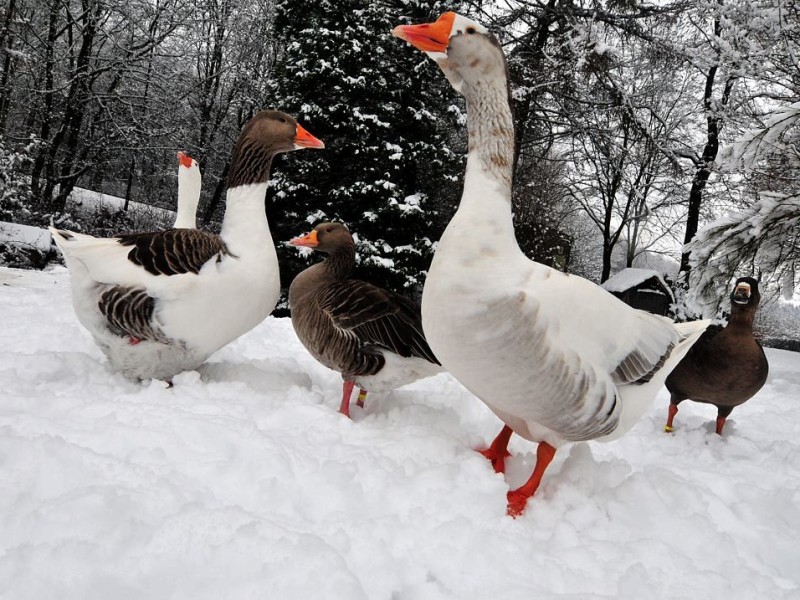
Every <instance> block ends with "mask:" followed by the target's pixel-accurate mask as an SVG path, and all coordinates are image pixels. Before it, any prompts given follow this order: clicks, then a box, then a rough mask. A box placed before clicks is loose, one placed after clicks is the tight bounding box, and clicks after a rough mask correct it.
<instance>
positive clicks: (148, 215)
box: [66, 188, 177, 228]
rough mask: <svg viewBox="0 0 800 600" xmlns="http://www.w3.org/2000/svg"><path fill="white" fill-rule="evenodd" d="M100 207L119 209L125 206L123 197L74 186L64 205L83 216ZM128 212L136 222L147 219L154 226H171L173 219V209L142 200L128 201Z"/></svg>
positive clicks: (91, 213)
mask: <svg viewBox="0 0 800 600" xmlns="http://www.w3.org/2000/svg"><path fill="white" fill-rule="evenodd" d="M176 206H177V200H176ZM101 207H103V208H106V209H110V210H114V211H121V210H123V208H124V207H125V198H119V197H117V196H111V195H109V194H103V193H101V192H95V191H93V190H87V189H84V188H74V189H73V190H72V193H71V194H70V195H69V198H68V199H67V205H66V208H67V210H73V211H75V212H76V214H77V215H80V216H83V217H92V216H94V214H95V213H97V211H99V210H100V208H101ZM128 214H130V215H131V216H132V217H133V218H134V220H135V221H136V222H138V221H139V220H142V219H144V220H149V221H151V222H153V224H154V226H155V227H156V228H158V227H171V226H172V223H173V222H174V221H175V211H173V210H167V209H166V208H160V207H158V206H152V205H150V204H144V203H142V202H134V201H130V202H129V203H128Z"/></svg>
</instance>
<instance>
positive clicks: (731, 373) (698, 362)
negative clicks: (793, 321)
mask: <svg viewBox="0 0 800 600" xmlns="http://www.w3.org/2000/svg"><path fill="white" fill-rule="evenodd" d="M760 300H761V294H760V293H759V291H758V282H757V281H756V280H755V279H753V278H752V277H740V278H739V279H737V280H736V286H735V287H734V289H733V293H731V318H730V320H729V321H728V325H727V326H725V327H722V326H720V325H711V326H710V327H709V328H708V329H706V331H705V333H703V335H702V336H701V337H700V339H699V340H698V342H697V343H696V344H695V345H694V346H693V347H692V349H691V350H689V353H688V354H687V355H686V356H685V357H684V359H683V360H682V361H681V362H680V363H678V366H677V367H675V369H674V370H673V371H672V373H670V374H669V376H668V377H667V380H666V386H667V389H668V390H669V392H670V405H669V416H668V418H667V424H666V425H665V426H664V430H665V431H672V429H673V427H672V421H673V419H674V418H675V415H676V414H677V412H678V404H680V403H681V402H683V401H684V400H694V401H695V402H706V403H708V404H713V405H714V406H716V407H717V433H718V434H719V435H722V428H723V427H724V426H725V419H727V418H728V415H730V414H731V411H732V410H733V409H734V408H735V407H736V406H739V405H740V404H743V403H744V402H746V401H747V400H749V399H750V398H752V397H753V396H754V395H755V394H756V392H758V390H760V389H761V388H762V386H763V385H764V382H765V381H766V380H767V373H768V372H769V363H767V357H766V355H765V354H764V349H763V348H762V347H761V344H759V343H758V342H757V341H756V340H755V338H754V337H753V320H754V319H755V316H756V309H757V308H758V303H759V301H760Z"/></svg>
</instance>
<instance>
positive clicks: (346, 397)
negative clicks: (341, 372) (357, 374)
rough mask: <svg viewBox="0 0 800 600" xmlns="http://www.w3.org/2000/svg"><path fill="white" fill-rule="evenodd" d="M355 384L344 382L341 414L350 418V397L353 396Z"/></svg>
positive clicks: (340, 406)
mask: <svg viewBox="0 0 800 600" xmlns="http://www.w3.org/2000/svg"><path fill="white" fill-rule="evenodd" d="M354 385H355V382H353V381H344V382H342V403H341V404H340V405H339V412H340V413H342V414H343V415H345V416H346V417H347V418H348V419H349V418H350V396H352V395H353V386H354Z"/></svg>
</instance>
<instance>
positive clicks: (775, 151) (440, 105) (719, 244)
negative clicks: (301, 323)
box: [0, 0, 800, 339]
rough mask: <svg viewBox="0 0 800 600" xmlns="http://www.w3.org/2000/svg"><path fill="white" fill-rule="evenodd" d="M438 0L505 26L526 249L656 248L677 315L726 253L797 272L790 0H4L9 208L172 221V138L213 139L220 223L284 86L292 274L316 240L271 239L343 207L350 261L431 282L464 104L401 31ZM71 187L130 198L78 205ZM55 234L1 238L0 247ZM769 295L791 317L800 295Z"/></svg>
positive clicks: (615, 251) (796, 41) (691, 304)
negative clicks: (93, 206)
mask: <svg viewBox="0 0 800 600" xmlns="http://www.w3.org/2000/svg"><path fill="white" fill-rule="evenodd" d="M445 10H456V11H459V12H462V13H464V14H467V15H470V16H472V17H473V18H476V19H478V20H480V21H481V22H483V23H484V24H486V25H487V26H489V27H490V28H492V29H493V30H494V32H495V33H496V35H497V36H498V38H499V39H500V41H501V43H502V44H503V45H504V48H505V51H506V54H507V56H508V57H509V69H510V73H511V81H512V96H513V100H514V111H515V120H516V130H517V144H518V145H517V153H518V156H517V163H516V164H517V166H516V172H515V197H514V204H515V219H516V231H517V236H518V239H519V242H520V245H521V246H522V248H523V250H524V251H525V252H526V253H527V254H528V255H529V256H531V257H533V258H535V259H536V260H539V261H542V262H545V263H547V264H551V265H554V266H557V267H559V268H563V269H565V270H567V271H569V272H573V273H577V274H579V275H582V276H584V277H587V278H589V279H592V280H594V281H596V282H603V281H605V280H606V279H608V277H609V276H610V275H612V274H613V273H614V272H615V271H617V270H619V269H621V268H623V267H625V266H634V265H635V266H646V267H651V268H654V269H656V270H658V271H660V272H662V273H664V274H666V275H668V277H669V278H670V279H671V280H672V281H673V282H674V285H675V288H676V290H677V291H678V294H677V297H678V302H677V304H676V306H675V314H676V315H677V316H678V317H681V318H682V317H690V316H692V315H693V314H696V313H697V312H699V311H701V310H705V311H706V312H707V313H708V312H712V313H713V312H714V311H715V310H716V309H717V308H718V305H719V303H720V301H721V300H723V299H724V298H725V296H726V295H727V292H726V291H725V290H726V289H727V287H728V283H729V279H730V277H731V276H733V275H746V274H755V275H756V276H760V277H761V279H762V286H763V287H765V288H766V289H767V290H769V292H771V296H772V297H773V299H774V298H779V297H783V299H785V300H791V299H792V298H793V297H796V293H795V289H796V285H797V283H798V281H797V279H798V276H797V273H796V265H797V264H798V261H800V256H798V254H799V253H800V235H798V234H799V233H800V228H799V227H798V223H799V222H800V195H799V193H800V189H799V188H800V183H798V181H800V128H798V127H797V124H798V122H799V121H800V14H798V13H800V6H799V5H798V3H796V2H795V1H792V0H787V1H782V0H738V1H736V2H722V1H720V0H713V1H703V0H676V1H672V2H658V3H647V2H637V1H634V0H618V1H614V0H608V1H590V0H502V1H497V2H488V3H483V2H462V1H455V2H450V3H443V2H439V1H429V2H426V1H424V0H277V1H273V0H191V1H188V0H146V1H143V0H125V1H122V0H4V1H3V3H2V4H0V19H1V20H0V221H5V222H13V223H21V224H27V225H34V226H44V225H47V224H49V223H50V222H54V223H57V224H59V225H62V226H65V227H69V228H73V229H77V230H82V231H87V232H89V233H99V234H107V233H110V232H111V231H119V230H126V229H142V228H146V227H155V226H160V225H161V224H160V223H156V222H150V223H147V222H142V220H141V218H140V215H137V214H135V211H131V210H130V206H132V205H131V204H130V203H131V202H136V203H144V204H148V205H154V206H159V207H164V208H170V209H172V208H174V203H175V190H176V171H177V163H176V160H175V152H176V151H177V150H179V149H182V150H184V151H187V152H188V153H189V154H191V155H192V156H193V157H195V158H196V159H197V160H198V161H199V162H200V165H201V168H202V171H203V177H204V191H203V197H202V201H201V205H200V211H199V221H200V222H201V224H202V226H203V227H208V228H212V229H213V228H215V227H216V226H217V224H218V222H219V220H220V218H221V215H222V212H223V210H224V191H225V177H226V174H227V169H228V164H229V159H230V153H231V149H232V145H233V141H234V140H235V138H236V136H237V135H238V132H239V129H240V127H241V126H242V124H243V123H244V122H245V121H247V119H248V118H250V116H252V115H253V114H254V113H255V112H256V111H258V110H260V109H261V108H280V109H283V110H286V111H287V112H290V113H292V114H293V115H295V116H296V117H297V118H298V120H299V121H300V122H301V123H302V124H303V126H305V127H306V128H307V129H308V130H309V131H311V132H312V133H313V134H314V135H316V136H318V137H319V138H321V139H322V140H324V141H325V143H326V146H327V149H326V150H325V151H324V152H318V153H303V154H302V156H292V155H289V156H285V157H282V158H280V159H279V160H278V161H276V164H275V166H274V168H273V176H272V180H271V182H270V190H269V195H268V202H267V212H268V214H269V217H270V224H271V228H272V233H273V237H274V239H275V240H276V243H278V244H279V253H280V256H281V261H282V262H281V264H282V277H283V278H284V281H283V283H284V285H288V283H289V282H290V281H291V279H292V277H293V276H294V274H295V273H296V272H297V271H298V270H299V269H301V268H302V267H303V265H304V264H305V262H304V261H305V260H308V259H304V258H302V257H300V256H299V255H298V254H297V252H296V250H294V249H293V248H290V247H288V246H286V245H285V244H281V242H283V241H285V240H288V239H289V238H291V237H292V236H294V235H297V234H299V233H301V232H303V231H306V230H308V229H309V228H310V227H311V226H312V225H313V224H314V223H316V222H318V221H320V220H341V221H344V222H345V223H346V224H347V225H348V226H349V227H350V228H351V230H353V231H354V232H355V233H356V234H357V238H358V250H359V257H360V265H359V269H360V275H361V276H362V277H368V278H371V280H373V281H375V282H376V283H380V284H383V285H386V286H389V287H392V288H395V289H407V290H410V291H411V292H412V293H413V292H418V291H419V289H420V288H421V285H422V283H423V282H424V274H425V270H426V268H427V266H428V264H429V262H430V258H431V256H432V253H433V249H434V244H435V241H436V240H437V239H438V238H439V236H440V234H441V232H442V230H443V228H444V226H445V225H446V223H447V222H448V220H449V218H450V216H451V215H452V213H453V211H454V210H455V207H456V206H457V203H458V199H459V195H460V191H461V190H460V188H461V177H462V174H463V169H464V154H465V151H466V132H465V128H464V124H465V118H466V115H465V112H464V107H463V104H462V101H461V99H460V98H459V97H458V96H457V95H456V94H455V93H454V92H453V91H452V90H451V88H450V87H449V86H448V85H447V83H446V81H445V80H444V78H442V77H441V76H440V74H439V73H438V72H437V71H436V66H435V65H434V64H433V62H431V61H429V60H427V59H426V58H425V57H424V56H422V55H420V54H419V53H416V52H409V51H407V49H406V48H405V47H403V45H402V43H400V42H399V41H398V40H396V39H395V38H393V37H391V35H390V31H391V28H392V27H393V26H394V25H396V24H399V23H404V22H419V21H423V20H431V19H435V18H436V17H437V16H438V15H439V14H441V13H442V12H444V11H445ZM76 188H85V189H90V190H95V191H100V192H104V193H107V194H111V195H114V196H118V197H121V198H124V200H125V204H124V205H123V207H122V210H117V209H112V208H108V207H105V208H103V207H102V206H101V207H99V208H98V209H97V212H96V213H94V214H92V215H91V216H90V217H88V218H87V217H86V215H85V214H84V215H81V214H79V212H78V211H77V210H76V203H75V201H74V196H75V194H74V191H75V189H76ZM71 199H72V200H71ZM709 224H710V225H709ZM686 243H688V246H684V244H686ZM0 244H2V243H1V242H0ZM15 248H16V249H15ZM47 258H49V257H44V258H41V257H39V258H37V257H36V256H34V255H33V254H31V253H30V252H28V253H25V252H24V248H23V252H20V250H19V248H18V247H12V246H11V245H8V244H3V245H0V263H2V264H11V265H21V264H24V263H26V262H28V263H30V262H34V263H35V262H37V261H38V262H41V260H46V259H47ZM687 290H688V291H689V292H690V294H688V296H687V295H686V294H685V293H684V292H685V291H687ZM771 315H772V316H771V317H770V318H772V319H773V321H775V320H776V319H777V321H775V323H777V325H776V327H778V328H779V329H782V330H783V332H784V333H785V334H786V335H788V336H789V337H795V338H797V339H800V325H799V324H798V323H797V321H798V319H797V307H796V305H795V304H792V303H789V304H786V303H783V304H777V303H776V304H775V307H774V310H773V311H772V313H771ZM776 315H777V316H776ZM792 327H794V328H796V331H794V330H792ZM787 328H788V329H787Z"/></svg>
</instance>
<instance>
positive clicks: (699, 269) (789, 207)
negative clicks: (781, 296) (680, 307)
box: [687, 192, 800, 311]
mask: <svg viewBox="0 0 800 600" xmlns="http://www.w3.org/2000/svg"><path fill="white" fill-rule="evenodd" d="M687 249H688V250H689V251H690V252H691V264H692V270H691V274H690V284H691V285H690V288H691V289H692V290H693V292H694V294H695V296H696V298H695V299H696V301H698V302H700V303H701V304H702V305H703V306H704V307H705V308H706V309H709V308H710V309H711V310H712V311H716V309H717V308H718V307H719V305H720V303H721V302H722V301H723V300H724V299H725V298H726V297H727V293H726V288H727V287H729V286H728V284H729V281H730V278H731V277H733V276H734V275H735V274H742V275H744V274H749V273H761V274H763V275H764V276H765V278H767V279H768V280H773V281H774V282H776V283H777V281H778V280H780V279H781V278H782V277H783V276H784V274H785V272H786V271H787V269H791V270H793V269H794V265H795V264H798V263H800V194H794V195H787V194H780V193H775V192H762V193H761V194H759V198H758V200H757V201H756V202H755V203H754V204H753V206H751V207H750V208H747V209H745V210H743V211H742V212H739V213H735V214H733V215H730V216H726V217H723V218H721V219H719V220H717V221H715V222H713V223H711V224H710V225H708V226H707V227H705V228H703V229H702V230H701V231H700V232H698V234H697V236H696V237H695V239H694V240H693V241H692V242H691V243H690V244H689V245H688V247H687Z"/></svg>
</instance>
